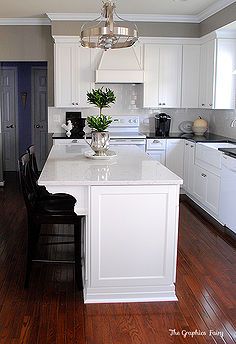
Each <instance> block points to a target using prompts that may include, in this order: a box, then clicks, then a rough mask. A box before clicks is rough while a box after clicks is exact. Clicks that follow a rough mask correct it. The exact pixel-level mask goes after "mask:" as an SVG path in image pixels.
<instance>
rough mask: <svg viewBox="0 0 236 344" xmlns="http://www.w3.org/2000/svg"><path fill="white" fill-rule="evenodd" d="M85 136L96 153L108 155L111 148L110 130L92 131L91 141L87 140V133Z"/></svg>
mask: <svg viewBox="0 0 236 344" xmlns="http://www.w3.org/2000/svg"><path fill="white" fill-rule="evenodd" d="M84 138H85V141H86V142H87V143H88V145H89V146H90V148H91V149H92V150H93V151H94V152H95V154H96V155H98V156H104V155H106V151H107V150H108V149H109V139H110V136H109V132H108V131H92V133H91V142H89V141H88V140H87V138H86V135H85V137H84Z"/></svg>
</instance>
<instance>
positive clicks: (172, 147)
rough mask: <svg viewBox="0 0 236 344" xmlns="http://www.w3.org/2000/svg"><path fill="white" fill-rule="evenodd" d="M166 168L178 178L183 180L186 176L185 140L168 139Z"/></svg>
mask: <svg viewBox="0 0 236 344" xmlns="http://www.w3.org/2000/svg"><path fill="white" fill-rule="evenodd" d="M166 141H167V145H166V167H167V168H169V169H170V170H171V171H172V172H174V173H176V174H177V176H179V177H180V178H183V174H184V140H182V139H167V140H166Z"/></svg>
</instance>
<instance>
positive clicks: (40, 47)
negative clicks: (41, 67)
mask: <svg viewBox="0 0 236 344" xmlns="http://www.w3.org/2000/svg"><path fill="white" fill-rule="evenodd" d="M0 61H47V62H48V104H49V105H53V40H52V37H51V27H50V26H36V25H35V26H34V25H32V26H28V25H24V26H19V25H12V26H8V25H7V26H4V25H1V26H0Z"/></svg>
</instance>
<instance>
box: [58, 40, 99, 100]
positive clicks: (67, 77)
mask: <svg viewBox="0 0 236 344" xmlns="http://www.w3.org/2000/svg"><path fill="white" fill-rule="evenodd" d="M54 53H55V55H54V64H55V66H54V92H55V106H57V107H87V106H88V104H87V101H86V93H87V91H89V90H90V89H91V86H92V81H93V80H94V75H93V72H92V69H91V57H90V49H85V48H82V47H79V45H78V42H76V43H65V42H63V43H56V44H55V48H54Z"/></svg>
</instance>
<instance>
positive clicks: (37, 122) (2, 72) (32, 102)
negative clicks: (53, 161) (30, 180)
mask: <svg viewBox="0 0 236 344" xmlns="http://www.w3.org/2000/svg"><path fill="white" fill-rule="evenodd" d="M0 111H1V133H2V135H1V136H2V161H3V171H16V170H17V160H18V157H19V156H20V155H21V154H24V153H25V151H26V149H27V147H28V146H30V145H31V144H35V148H36V155H37V160H38V164H39V167H40V169H41V168H42V166H43V164H44V162H45V159H46V156H47V149H48V144H47V138H48V128H47V120H48V118H47V117H48V107H47V62H1V63H0Z"/></svg>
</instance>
